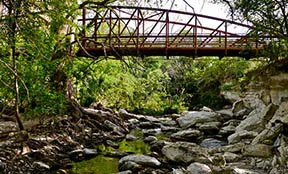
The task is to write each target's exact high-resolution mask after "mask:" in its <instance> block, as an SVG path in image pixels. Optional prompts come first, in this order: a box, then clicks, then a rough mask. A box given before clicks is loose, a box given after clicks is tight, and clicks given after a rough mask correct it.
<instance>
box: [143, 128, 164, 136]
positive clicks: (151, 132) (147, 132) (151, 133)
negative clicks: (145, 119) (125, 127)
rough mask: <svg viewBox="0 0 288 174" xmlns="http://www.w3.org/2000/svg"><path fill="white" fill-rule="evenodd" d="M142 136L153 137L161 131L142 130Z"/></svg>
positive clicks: (158, 129)
mask: <svg viewBox="0 0 288 174" xmlns="http://www.w3.org/2000/svg"><path fill="white" fill-rule="evenodd" d="M142 132H143V134H145V135H155V134H159V133H161V129H160V128H157V129H142Z"/></svg>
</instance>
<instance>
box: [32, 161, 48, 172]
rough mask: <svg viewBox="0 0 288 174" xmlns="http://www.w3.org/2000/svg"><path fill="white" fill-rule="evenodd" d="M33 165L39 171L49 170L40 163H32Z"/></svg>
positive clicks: (45, 165)
mask: <svg viewBox="0 0 288 174" xmlns="http://www.w3.org/2000/svg"><path fill="white" fill-rule="evenodd" d="M33 165H34V166H35V167H36V168H38V169H40V170H50V166H49V165H47V164H45V163H43V162H41V161H36V162H33Z"/></svg>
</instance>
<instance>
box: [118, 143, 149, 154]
mask: <svg viewBox="0 0 288 174" xmlns="http://www.w3.org/2000/svg"><path fill="white" fill-rule="evenodd" d="M118 150H119V151H120V152H134V153H136V154H148V153H150V152H151V150H150V146H149V145H147V144H146V143H144V142H143V140H133V141H126V139H124V140H123V141H121V142H120V144H119V149H118Z"/></svg>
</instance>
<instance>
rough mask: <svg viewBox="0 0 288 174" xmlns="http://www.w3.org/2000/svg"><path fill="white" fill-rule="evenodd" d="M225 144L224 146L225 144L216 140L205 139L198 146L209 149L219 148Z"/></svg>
mask: <svg viewBox="0 0 288 174" xmlns="http://www.w3.org/2000/svg"><path fill="white" fill-rule="evenodd" d="M225 144H226V143H225V142H223V141H220V140H217V139H215V138H207V139H204V140H203V141H202V142H201V143H200V146H202V147H205V148H211V147H221V146H223V145H225Z"/></svg>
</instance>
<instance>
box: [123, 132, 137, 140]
mask: <svg viewBox="0 0 288 174" xmlns="http://www.w3.org/2000/svg"><path fill="white" fill-rule="evenodd" d="M125 138H126V140H127V141H133V140H137V139H138V138H137V137H136V136H134V135H131V134H127V135H126V137H125Z"/></svg>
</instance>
